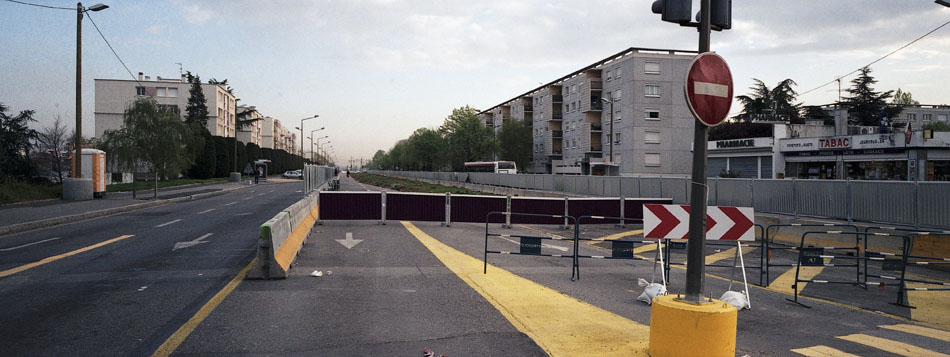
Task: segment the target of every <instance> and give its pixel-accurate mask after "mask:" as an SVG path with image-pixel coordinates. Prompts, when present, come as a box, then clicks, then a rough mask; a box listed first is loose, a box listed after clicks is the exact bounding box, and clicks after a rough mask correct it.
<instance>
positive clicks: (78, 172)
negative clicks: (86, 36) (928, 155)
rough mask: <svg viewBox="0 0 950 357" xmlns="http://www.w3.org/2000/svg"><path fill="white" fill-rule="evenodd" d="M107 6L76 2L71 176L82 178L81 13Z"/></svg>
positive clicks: (103, 8) (106, 7) (100, 9)
mask: <svg viewBox="0 0 950 357" xmlns="http://www.w3.org/2000/svg"><path fill="white" fill-rule="evenodd" d="M108 8H109V6H108V5H103V4H95V5H92V6H90V7H88V8H85V7H83V6H82V3H81V2H78V3H76V138H75V140H76V141H75V143H74V145H75V146H76V157H75V158H74V159H73V161H75V166H74V169H73V178H82V13H83V12H86V11H102V10H105V9H108Z"/></svg>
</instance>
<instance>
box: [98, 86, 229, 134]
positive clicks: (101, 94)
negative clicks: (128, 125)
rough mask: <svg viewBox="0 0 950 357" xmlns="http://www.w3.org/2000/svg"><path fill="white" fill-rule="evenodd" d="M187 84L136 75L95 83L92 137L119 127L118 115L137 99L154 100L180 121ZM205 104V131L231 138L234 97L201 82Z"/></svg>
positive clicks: (186, 104)
mask: <svg viewBox="0 0 950 357" xmlns="http://www.w3.org/2000/svg"><path fill="white" fill-rule="evenodd" d="M190 89H191V83H188V81H187V80H186V79H185V77H184V76H181V77H180V78H162V77H155V80H152V78H151V77H150V76H145V75H143V73H142V72H139V79H138V81H134V80H125V79H96V80H95V100H96V104H95V118H96V131H95V132H96V136H97V137H100V136H102V134H103V133H105V131H106V130H110V129H111V130H114V129H118V128H120V127H122V115H123V113H124V112H125V109H126V108H128V106H129V105H130V104H131V103H132V101H133V100H135V98H137V97H141V96H148V97H152V98H155V100H156V101H157V102H158V105H159V107H160V108H163V109H167V110H170V111H173V112H175V113H177V115H178V116H179V118H182V119H183V118H184V115H185V113H184V112H185V108H186V107H187V106H188V98H189V97H190V95H189V90H190ZM201 90H202V91H203V92H204V95H205V99H206V100H207V103H206V105H207V106H208V127H207V128H208V131H210V132H211V135H215V136H223V137H234V134H235V132H234V118H235V113H236V110H235V98H234V95H232V94H231V93H229V92H228V91H227V88H225V87H224V86H221V85H218V84H208V83H202V84H201Z"/></svg>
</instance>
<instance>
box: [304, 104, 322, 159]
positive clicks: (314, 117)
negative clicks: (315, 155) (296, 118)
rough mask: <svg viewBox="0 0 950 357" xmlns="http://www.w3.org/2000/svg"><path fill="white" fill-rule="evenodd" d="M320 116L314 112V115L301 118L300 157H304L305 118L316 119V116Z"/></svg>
mask: <svg viewBox="0 0 950 357" xmlns="http://www.w3.org/2000/svg"><path fill="white" fill-rule="evenodd" d="M319 117H320V115H318V114H314V115H313V116H312V117H306V118H303V119H300V128H299V129H300V157H301V158H302V157H303V122H304V121H305V120H310V119H316V118H319Z"/></svg>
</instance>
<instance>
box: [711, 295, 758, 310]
mask: <svg viewBox="0 0 950 357" xmlns="http://www.w3.org/2000/svg"><path fill="white" fill-rule="evenodd" d="M719 300H722V301H724V302H726V303H728V304H729V305H732V306H733V307H735V308H736V310H742V309H751V308H752V306H751V305H749V298H748V297H746V296H745V291H727V292H725V293H723V294H722V297H720V298H719Z"/></svg>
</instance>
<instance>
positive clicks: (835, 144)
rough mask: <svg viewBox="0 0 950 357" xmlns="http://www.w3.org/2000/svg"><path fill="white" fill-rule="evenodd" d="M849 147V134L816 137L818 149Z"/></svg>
mask: <svg viewBox="0 0 950 357" xmlns="http://www.w3.org/2000/svg"><path fill="white" fill-rule="evenodd" d="M849 147H851V137H850V136H838V137H831V138H819V139H818V148H819V149H840V148H849Z"/></svg>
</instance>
